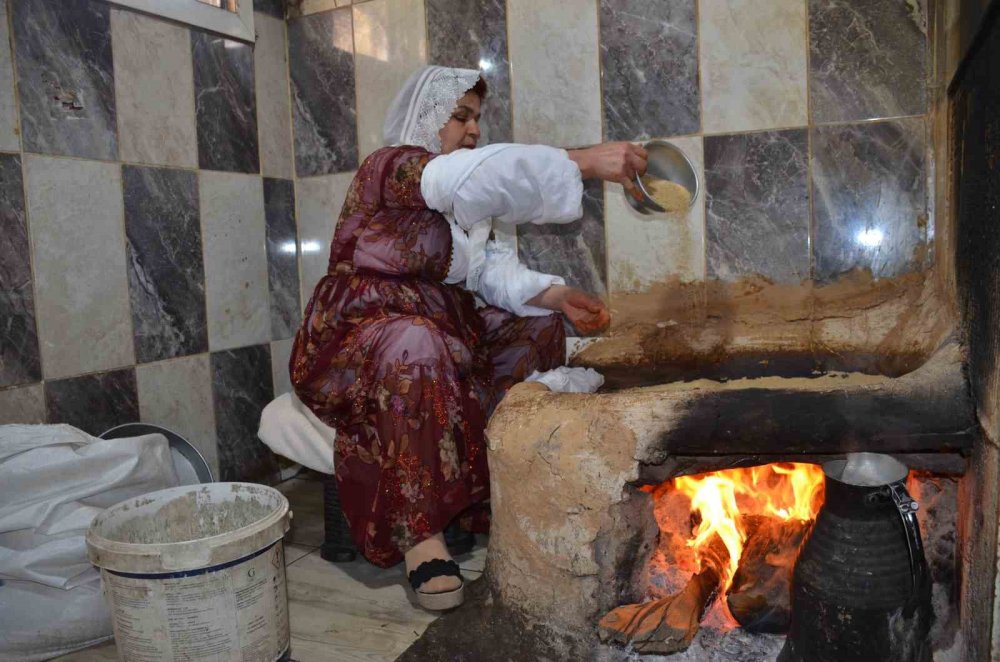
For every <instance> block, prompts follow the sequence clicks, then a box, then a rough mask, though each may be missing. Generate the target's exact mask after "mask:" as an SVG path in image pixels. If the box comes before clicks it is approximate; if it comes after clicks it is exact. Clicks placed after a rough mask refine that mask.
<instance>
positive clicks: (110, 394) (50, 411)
mask: <svg viewBox="0 0 1000 662" xmlns="http://www.w3.org/2000/svg"><path fill="white" fill-rule="evenodd" d="M45 401H46V412H47V419H48V422H49V423H67V424H69V425H72V426H73V427H75V428H79V429H81V430H83V431H84V432H86V433H87V434H90V435H94V436H95V437H96V436H98V435H100V434H101V433H102V432H104V431H105V430H110V429H111V428H113V427H115V426H116V425H122V424H123V423H135V422H136V421H138V420H139V397H138V395H137V392H136V386H135V370H134V369H132V368H125V369H124V370H114V371H111V372H100V373H96V374H92V375H84V376H83V377H73V378H72V379H55V380H50V381H47V382H45Z"/></svg>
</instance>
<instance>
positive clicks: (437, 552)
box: [404, 533, 462, 593]
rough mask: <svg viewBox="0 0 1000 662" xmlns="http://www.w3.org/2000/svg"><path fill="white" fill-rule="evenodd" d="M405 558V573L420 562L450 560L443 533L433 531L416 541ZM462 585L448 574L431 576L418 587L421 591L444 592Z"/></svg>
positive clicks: (407, 573) (459, 580)
mask: <svg viewBox="0 0 1000 662" xmlns="http://www.w3.org/2000/svg"><path fill="white" fill-rule="evenodd" d="M404 558H405V560H406V575H407V576H409V574H410V573H411V572H413V571H414V570H416V569H417V568H418V567H420V565H421V564H423V563H426V562H427V561H432V560H434V559H442V560H444V561H451V554H449V553H448V546H447V545H446V544H445V542H444V535H443V534H441V533H435V534H434V535H433V536H431V537H430V538H428V539H427V540H424V541H422V542H419V543H417V544H416V545H414V546H413V547H411V548H410V549H409V551H407V552H406V554H405V555H404ZM461 585H462V580H461V579H460V578H458V577H452V576H450V575H447V576H443V577H432V578H431V579H428V580H427V581H426V582H424V583H423V584H421V585H420V588H419V589H418V590H419V591H420V592H421V593H444V592H446V591H454V590H455V589H456V588H458V587H459V586H461Z"/></svg>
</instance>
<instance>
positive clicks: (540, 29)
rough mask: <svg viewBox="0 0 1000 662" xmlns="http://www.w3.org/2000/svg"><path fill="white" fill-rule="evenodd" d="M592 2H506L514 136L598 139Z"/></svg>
mask: <svg viewBox="0 0 1000 662" xmlns="http://www.w3.org/2000/svg"><path fill="white" fill-rule="evenodd" d="M596 2H597V0H510V1H509V2H508V3H507V4H508V23H509V29H508V32H509V35H510V66H511V72H512V79H511V88H512V91H511V95H512V103H513V112H514V139H515V140H516V141H517V142H520V143H544V144H547V145H557V146H559V147H579V146H583V145H590V144H593V143H598V142H600V141H601V133H602V132H601V82H600V76H601V74H600V66H599V64H598V50H597V49H598V28H597V6H596ZM361 107H363V106H361Z"/></svg>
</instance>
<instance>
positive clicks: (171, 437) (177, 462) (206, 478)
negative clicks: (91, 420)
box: [100, 423, 215, 485]
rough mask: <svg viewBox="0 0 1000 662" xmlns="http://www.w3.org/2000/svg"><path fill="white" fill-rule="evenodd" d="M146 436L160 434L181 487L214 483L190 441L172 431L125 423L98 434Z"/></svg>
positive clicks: (208, 470)
mask: <svg viewBox="0 0 1000 662" xmlns="http://www.w3.org/2000/svg"><path fill="white" fill-rule="evenodd" d="M147 434H162V435H163V436H164V437H166V438H167V443H168V444H169V445H170V455H171V459H172V460H173V462H174V469H175V470H176V471H177V477H178V478H179V479H180V484H181V485H197V484H198V483H212V482H215V477H214V476H212V469H211V467H209V466H208V462H206V461H205V458H204V457H203V456H202V454H201V453H200V452H199V451H198V449H197V448H195V447H194V444H192V443H191V442H190V441H188V440H187V439H185V438H184V437H182V436H180V435H179V434H177V433H176V432H174V431H173V430H168V429H167V428H165V427H161V426H159V425H153V424H151V423H125V424H124V425H117V426H115V427H113V428H111V429H110V430H105V431H104V432H102V433H101V434H100V438H101V439H127V438H128V437H141V436H143V435H147Z"/></svg>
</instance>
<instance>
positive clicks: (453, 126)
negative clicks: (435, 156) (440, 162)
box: [438, 90, 483, 154]
mask: <svg viewBox="0 0 1000 662" xmlns="http://www.w3.org/2000/svg"><path fill="white" fill-rule="evenodd" d="M482 106H483V102H482V99H480V98H479V95H478V94H476V93H475V92H473V91H471V90H470V91H468V92H466V93H465V96H463V97H462V98H461V99H459V100H458V104H456V106H455V110H454V111H453V112H452V114H451V119H449V120H448V123H447V124H445V125H444V128H442V129H441V130H440V131H439V132H438V137H439V138H441V153H442V154H448V153H450V152H454V151H455V150H456V149H462V148H463V147H467V148H469V149H472V148H473V147H475V146H476V143H478V142H479V113H480V111H481V110H482Z"/></svg>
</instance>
